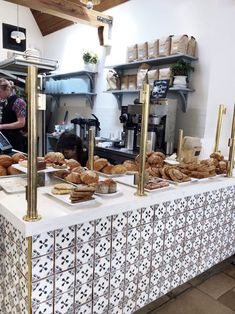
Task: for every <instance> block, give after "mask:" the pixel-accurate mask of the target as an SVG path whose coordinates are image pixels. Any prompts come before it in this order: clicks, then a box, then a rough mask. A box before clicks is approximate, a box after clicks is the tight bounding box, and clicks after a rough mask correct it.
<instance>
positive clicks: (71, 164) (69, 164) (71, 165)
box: [65, 159, 81, 170]
mask: <svg viewBox="0 0 235 314" xmlns="http://www.w3.org/2000/svg"><path fill="white" fill-rule="evenodd" d="M65 163H66V165H67V167H68V168H69V169H70V170H72V169H74V168H76V167H79V166H81V164H80V163H79V162H78V161H77V160H75V159H68V160H66V162H65Z"/></svg>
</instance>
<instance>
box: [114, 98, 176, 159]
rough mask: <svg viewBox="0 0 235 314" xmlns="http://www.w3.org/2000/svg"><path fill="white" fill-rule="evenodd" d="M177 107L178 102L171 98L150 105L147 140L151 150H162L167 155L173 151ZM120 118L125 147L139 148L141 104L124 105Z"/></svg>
mask: <svg viewBox="0 0 235 314" xmlns="http://www.w3.org/2000/svg"><path fill="white" fill-rule="evenodd" d="M176 109H177V102H175V101H174V100H171V99H168V100H164V101H161V102H159V103H157V104H151V105H150V115H149V120H148V138H147V140H148V141H149V143H148V144H149V146H150V148H151V150H153V151H162V152H164V153H166V154H167V155H170V154H172V153H173V150H174V137H175V121H176ZM119 119H120V122H121V123H122V124H123V134H124V137H125V147H126V148H127V149H131V150H132V149H133V150H138V149H139V145H140V132H141V105H128V106H122V110H121V116H120V118H119ZM132 147H133V148H132Z"/></svg>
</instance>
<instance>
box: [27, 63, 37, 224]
mask: <svg viewBox="0 0 235 314" xmlns="http://www.w3.org/2000/svg"><path fill="white" fill-rule="evenodd" d="M27 179H28V183H27V190H26V198H27V214H26V216H24V217H23V219H24V220H26V221H38V220H40V219H41V216H39V215H38V212H37V68H36V67H35V66H29V67H28V174H27Z"/></svg>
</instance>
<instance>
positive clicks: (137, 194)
mask: <svg viewBox="0 0 235 314" xmlns="http://www.w3.org/2000/svg"><path fill="white" fill-rule="evenodd" d="M134 195H136V196H147V195H148V194H147V193H144V194H140V193H138V192H135V193H134Z"/></svg>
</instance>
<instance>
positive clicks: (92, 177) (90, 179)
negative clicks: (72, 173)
mask: <svg viewBox="0 0 235 314" xmlns="http://www.w3.org/2000/svg"><path fill="white" fill-rule="evenodd" d="M80 177H81V181H82V183H85V184H88V185H89V184H97V183H98V181H99V176H98V174H97V173H96V172H94V171H91V170H86V171H83V172H82V173H81V174H80Z"/></svg>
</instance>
